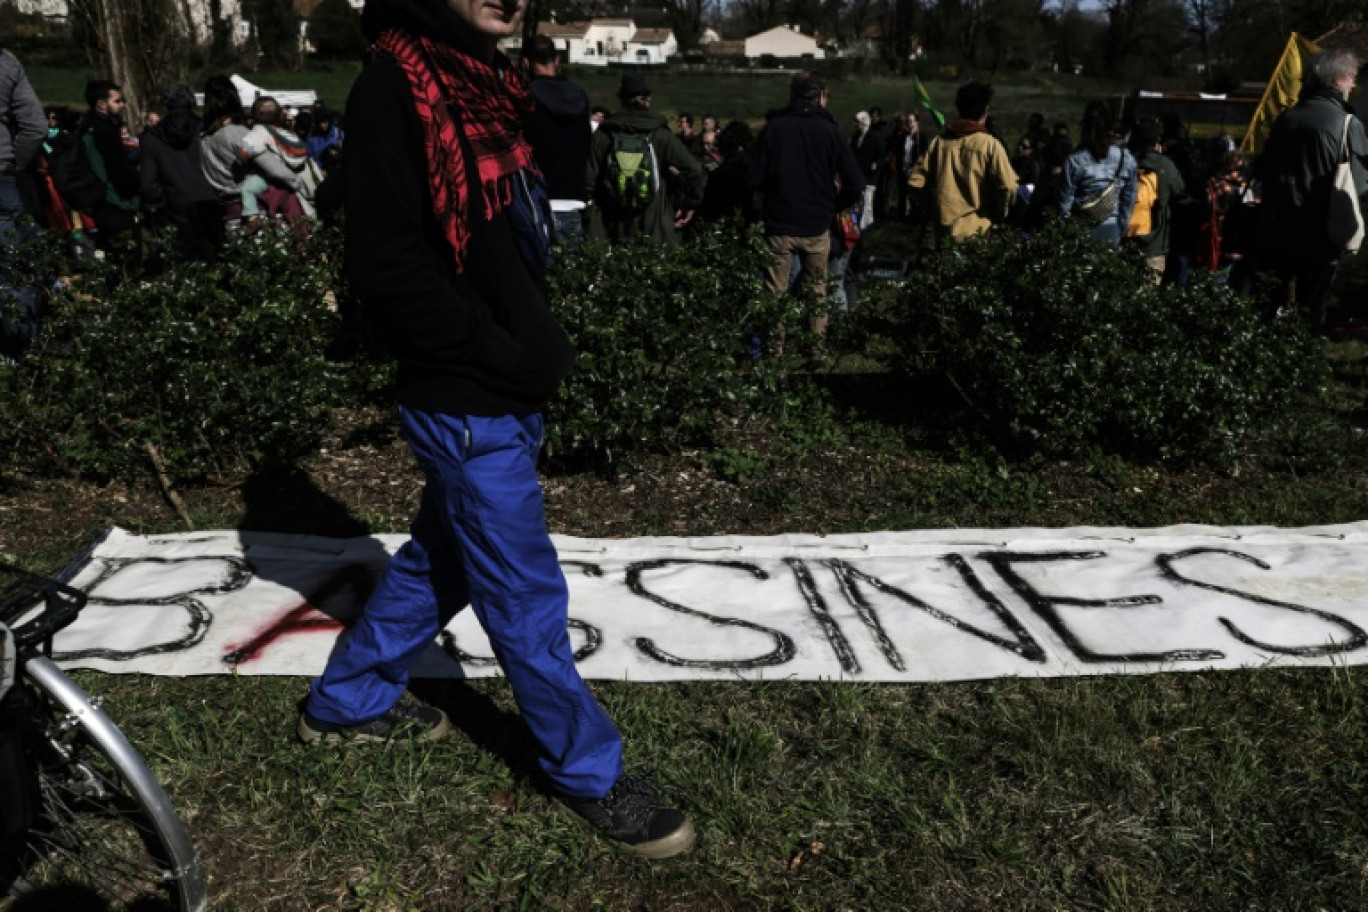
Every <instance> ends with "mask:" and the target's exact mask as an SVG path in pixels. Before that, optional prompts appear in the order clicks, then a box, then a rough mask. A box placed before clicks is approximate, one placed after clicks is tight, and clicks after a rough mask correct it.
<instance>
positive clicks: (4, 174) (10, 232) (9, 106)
mask: <svg viewBox="0 0 1368 912" xmlns="http://www.w3.org/2000/svg"><path fill="white" fill-rule="evenodd" d="M46 136H47V118H46V117H45V116H44V115H43V106H42V105H41V104H39V103H38V96H37V95H36V94H35V93H34V91H33V87H32V86H31V85H29V81H28V76H27V75H26V74H25V73H24V67H23V65H22V64H20V63H19V60H18V58H17V57H15V56H14V55H13V54H11V53H10V52H9V51H7V50H0V251H3V252H0V273H7V272H8V271H9V265H10V263H11V262H12V254H11V252H10V251H9V250H8V249H7V248H8V247H9V245H11V244H14V245H17V244H20V243H22V242H24V241H25V240H27V239H28V238H29V237H30V236H31V233H32V230H33V229H32V228H31V227H30V226H28V225H27V223H26V220H25V218H24V216H25V215H26V214H27V213H28V211H29V207H28V206H26V205H25V203H24V198H25V195H26V193H28V192H31V189H32V188H31V187H28V188H25V187H23V186H21V184H20V180H21V178H22V179H23V180H25V181H26V180H27V172H28V167H29V165H30V163H32V162H33V160H34V157H35V156H37V154H38V150H39V148H40V147H41V146H42V144H43V139H44V138H45V137H46ZM0 304H3V305H4V306H3V307H0V354H3V355H4V356H5V357H14V355H16V354H18V352H19V351H20V350H21V349H22V348H23V347H24V346H25V345H27V343H28V342H29V340H30V339H31V338H32V337H33V333H34V331H35V329H36V328H37V322H38V306H39V298H38V294H37V289H34V288H31V287H20V288H15V287H12V286H11V285H9V283H8V282H6V283H5V284H3V285H0Z"/></svg>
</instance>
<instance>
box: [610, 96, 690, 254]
mask: <svg viewBox="0 0 1368 912" xmlns="http://www.w3.org/2000/svg"><path fill="white" fill-rule="evenodd" d="M618 99H619V100H620V101H621V102H622V110H621V111H619V112H618V113H616V114H613V115H611V116H609V117H608V119H607V120H605V121H604V122H603V123H602V124H601V125H600V126H599V128H598V129H597V130H595V131H594V138H593V141H592V142H591V143H590V145H589V162H588V164H587V166H586V168H585V190H586V192H587V193H588V194H589V195H590V198H591V199H592V200H593V203H592V205H590V207H589V236H590V237H592V238H594V239H596V240H600V241H610V242H618V241H626V240H630V239H631V238H634V237H638V236H641V235H646V236H648V237H651V238H654V239H655V240H657V241H659V242H661V243H662V244H678V243H679V229H682V228H683V227H684V226H685V225H687V224H689V222H690V221H691V220H692V219H693V214H694V210H695V209H697V208H698V205H699V203H701V202H702V201H703V182H704V177H703V166H702V165H701V164H699V161H698V159H697V158H694V156H693V155H692V154H691V153H690V152H689V150H688V149H686V148H685V147H684V144H683V143H682V142H680V141H679V137H678V136H675V135H674V134H673V133H671V132H670V128H669V127H668V126H666V124H665V118H663V117H661V116H660V115H658V114H652V113H651V90H650V89H649V88H648V87H647V85H646V79H645V77H643V76H642V75H641V74H640V73H635V72H628V73H625V74H623V77H622V82H621V84H620V85H619V87H618ZM618 134H635V135H638V136H647V137H649V138H650V143H651V148H652V149H653V150H654V152H655V168H656V169H657V170H656V173H655V174H654V175H653V182H654V191H653V192H652V194H651V197H650V201H649V202H648V203H647V204H646V205H644V206H641V207H627V206H623V205H621V203H620V202H619V201H617V200H616V199H615V198H614V196H613V194H612V193H611V192H610V189H609V187H608V186H607V180H606V178H607V176H608V173H609V170H610V169H609V168H608V167H607V164H608V155H609V152H610V151H612V148H613V137H614V136H616V135H618ZM662 172H663V173H662Z"/></svg>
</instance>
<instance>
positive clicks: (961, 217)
mask: <svg viewBox="0 0 1368 912" xmlns="http://www.w3.org/2000/svg"><path fill="white" fill-rule="evenodd" d="M992 100H993V87H992V86H990V85H986V84H985V83H981V82H970V83H966V84H965V85H963V86H960V89H959V91H958V92H957V93H955V107H956V108H957V109H958V110H959V115H960V119H959V120H957V121H955V122H954V123H952V124H950V125H949V126H947V127H946V129H945V135H944V136H938V137H936V138H935V139H933V140H931V143H930V145H928V146H927V148H926V154H925V155H923V156H922V158H921V160H920V161H919V162H917V164H916V166H915V167H913V169H912V173H911V174H909V175H908V178H907V185H908V187H909V188H911V190H912V195H913V198H914V199H915V200H917V204H918V206H919V207H920V208H921V211H922V213H923V215H924V216H925V217H926V218H927V219H928V220H929V221H930V224H931V227H932V230H933V231H934V233H935V236H936V240H937V242H939V241H940V240H941V238H944V237H949V238H950V240H952V241H954V242H955V243H956V244H959V243H963V242H964V241H965V240H967V239H968V238H971V237H973V236H974V235H977V234H985V233H987V232H988V231H990V230H991V229H992V227H993V225H996V224H1001V223H1002V222H1004V221H1006V219H1007V213H1008V212H1009V211H1010V209H1011V206H1012V200H1013V199H1015V197H1016V189H1017V176H1016V172H1015V171H1013V170H1012V164H1011V161H1010V160H1009V159H1008V157H1007V150H1006V149H1004V148H1003V147H1002V143H1000V142H998V140H997V138H996V137H994V136H993V135H992V134H991V133H989V132H988V129H987V127H986V126H984V122H985V121H986V120H987V119H988V105H989V103H990V102H991V101H992Z"/></svg>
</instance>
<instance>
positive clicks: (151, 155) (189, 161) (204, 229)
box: [139, 82, 223, 260]
mask: <svg viewBox="0 0 1368 912" xmlns="http://www.w3.org/2000/svg"><path fill="white" fill-rule="evenodd" d="M162 103H163V105H164V106H165V108H166V116H164V117H162V118H161V119H160V120H159V121H158V122H157V124H156V126H153V127H149V128H148V129H147V132H145V133H144V134H143V140H142V167H141V168H140V169H139V177H140V179H141V183H140V187H141V196H142V202H143V207H144V209H145V210H146V211H147V212H148V214H149V216H150V218H151V220H152V222H153V224H162V225H171V226H174V227H175V228H176V230H177V231H178V232H179V234H180V237H181V242H182V245H183V249H184V250H185V252H186V254H187V255H189V256H192V257H195V258H198V259H202V260H208V259H212V258H213V257H214V256H215V255H216V254H217V252H218V248H219V245H220V243H221V242H222V240H223V204H222V203H220V202H219V198H218V192H217V191H216V190H214V188H213V187H212V186H211V185H210V184H209V181H208V179H207V178H206V177H205V176H204V171H203V170H201V168H200V130H201V129H203V124H201V123H200V119H199V118H198V117H196V116H195V93H194V90H193V89H191V88H190V87H189V86H188V85H186V84H185V83H183V82H173V83H171V84H170V85H168V86H167V87H166V90H165V91H164V92H163V93H162Z"/></svg>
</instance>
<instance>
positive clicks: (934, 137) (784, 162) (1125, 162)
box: [524, 38, 1368, 329]
mask: <svg viewBox="0 0 1368 912" xmlns="http://www.w3.org/2000/svg"><path fill="white" fill-rule="evenodd" d="M524 60H525V61H526V62H528V64H529V65H530V74H531V76H532V93H533V96H534V98H535V99H536V102H537V112H536V113H535V114H534V115H533V116H532V121H530V122H531V123H536V124H538V125H539V126H537V127H535V128H529V136H530V138H531V140H532V143H533V146H534V152H535V157H536V160H537V161H538V163H539V164H540V165H541V166H542V167H543V168H549V169H555V170H556V171H558V173H560V174H562V175H564V176H565V179H564V180H562V181H561V182H560V183H559V185H558V187H557V188H555V192H553V194H552V196H553V199H554V205H555V206H556V208H557V213H558V215H557V220H556V224H557V226H558V230H559V235H560V239H561V240H562V241H564V242H577V240H578V239H579V238H580V237H581V236H582V235H583V234H585V233H587V234H588V236H590V237H594V238H598V239H600V240H605V241H610V242H611V241H618V240H623V239H626V238H630V237H634V236H639V235H646V236H650V237H652V238H654V239H656V240H658V241H661V242H663V243H666V244H673V243H678V242H679V240H680V237H681V235H682V234H683V233H686V232H687V230H689V227H690V226H691V225H696V224H697V223H698V222H699V221H709V220H714V219H719V218H723V217H728V216H732V215H734V214H737V213H739V214H741V215H742V216H744V217H745V218H746V219H748V220H751V221H762V222H764V224H765V234H766V237H767V245H768V247H769V249H770V252H771V254H772V255H773V256H774V258H775V262H774V266H773V268H772V269H771V270H770V271H769V275H768V279H767V281H768V284H769V286H770V287H771V288H773V289H775V290H784V289H787V288H791V287H793V286H794V285H795V284H796V283H797V282H799V281H801V280H803V279H806V280H807V281H808V282H809V284H814V283H815V284H816V285H817V286H818V287H819V288H821V289H823V290H824V291H825V292H826V294H827V296H828V297H829V299H830V300H832V301H833V302H834V303H835V304H836V305H837V306H844V305H845V304H846V303H847V301H848V300H849V298H850V297H851V295H850V294H849V293H848V292H850V291H852V290H853V289H851V287H850V286H851V285H853V280H854V277H855V275H856V274H857V270H854V269H851V268H849V266H850V264H851V263H852V261H858V259H859V252H860V247H861V243H860V241H861V237H862V235H863V234H865V233H867V232H868V231H869V229H870V228H871V226H872V225H873V224H874V223H875V221H876V220H897V221H902V222H907V223H911V224H913V225H916V226H919V227H920V229H921V230H922V237H923V238H924V245H925V246H926V247H927V248H934V247H935V246H938V245H940V244H942V243H962V242H963V241H965V240H967V239H968V238H971V237H974V236H976V235H980V234H984V233H990V232H1000V231H1018V232H1023V233H1030V232H1035V231H1039V230H1041V229H1042V228H1044V227H1045V226H1047V225H1049V224H1051V223H1053V222H1056V221H1060V220H1063V219H1074V220H1077V221H1080V222H1082V223H1083V224H1084V225H1086V226H1087V228H1088V230H1089V231H1090V232H1091V234H1092V236H1093V237H1094V238H1095V239H1096V240H1097V241H1098V242H1100V243H1104V244H1110V245H1112V246H1114V247H1118V248H1119V247H1122V246H1125V247H1127V248H1133V249H1134V250H1135V251H1137V252H1138V254H1139V255H1140V257H1141V258H1143V260H1144V262H1145V264H1146V266H1147V267H1148V269H1149V272H1150V276H1151V279H1152V281H1154V282H1155V283H1171V284H1186V283H1187V282H1188V281H1189V280H1190V279H1191V277H1192V276H1193V274H1194V271H1195V270H1207V271H1210V272H1215V273H1218V274H1219V275H1220V276H1221V277H1223V278H1224V279H1226V280H1228V281H1229V282H1231V283H1232V284H1235V285H1237V286H1238V287H1241V288H1242V289H1248V288H1251V287H1252V286H1253V285H1254V283H1255V281H1256V279H1257V278H1258V276H1260V275H1261V274H1269V275H1272V276H1273V278H1274V279H1276V280H1277V281H1278V283H1279V285H1280V288H1279V291H1278V293H1277V295H1276V301H1277V305H1278V306H1277V308H1276V309H1277V310H1281V311H1287V310H1291V309H1298V310H1300V311H1301V312H1302V313H1303V314H1304V315H1305V316H1306V317H1307V318H1308V319H1311V320H1312V321H1319V320H1322V319H1324V307H1325V304H1326V298H1327V295H1328V292H1329V289H1330V285H1331V282H1332V279H1333V275H1334V264H1335V263H1336V262H1337V261H1338V259H1339V258H1340V256H1341V254H1342V253H1343V252H1344V248H1343V247H1340V246H1337V245H1336V244H1335V243H1333V242H1332V241H1331V240H1330V239H1328V238H1327V236H1326V232H1325V230H1324V222H1325V207H1326V202H1325V197H1326V194H1325V185H1326V183H1327V181H1328V179H1329V172H1330V171H1331V170H1332V169H1333V168H1334V167H1335V165H1336V163H1337V162H1339V161H1346V160H1347V161H1349V162H1350V163H1351V167H1352V170H1353V172H1354V174H1355V176H1356V178H1357V180H1358V184H1357V187H1358V191H1359V193H1360V194H1362V193H1363V192H1364V190H1365V187H1368V179H1366V178H1365V173H1368V172H1365V170H1364V162H1365V161H1368V134H1365V132H1364V129H1363V125H1362V124H1361V123H1360V122H1359V121H1358V120H1357V119H1355V118H1353V117H1352V116H1351V110H1350V108H1349V106H1348V103H1347V99H1348V93H1349V91H1350V90H1351V89H1352V88H1353V85H1354V77H1355V74H1356V72H1357V69H1358V66H1359V62H1358V60H1357V59H1356V58H1355V57H1354V55H1353V54H1352V53H1349V52H1345V51H1332V52H1327V53H1325V54H1322V55H1320V56H1319V57H1318V58H1317V60H1316V61H1315V62H1314V64H1313V65H1312V66H1310V67H1308V69H1307V72H1306V77H1305V85H1304V88H1303V93H1302V100H1301V103H1300V104H1298V105H1297V106H1296V107H1295V108H1293V109H1291V110H1289V111H1288V112H1286V114H1285V115H1284V117H1283V118H1282V119H1281V120H1280V121H1279V124H1278V126H1277V127H1276V128H1275V129H1274V131H1273V135H1272V136H1271V137H1270V138H1269V141H1268V151H1267V152H1266V153H1265V154H1263V155H1261V156H1258V157H1257V158H1256V159H1254V160H1252V161H1251V160H1250V159H1249V158H1247V157H1245V156H1242V155H1241V154H1240V153H1238V152H1237V150H1236V143H1235V141H1234V139H1233V138H1232V137H1231V136H1230V135H1229V134H1225V133H1222V134H1218V135H1212V136H1206V137H1202V138H1197V137H1194V136H1193V135H1191V134H1190V133H1189V131H1188V129H1187V128H1186V126H1185V125H1184V124H1183V123H1182V121H1181V120H1180V119H1179V118H1178V117H1177V116H1176V115H1168V116H1165V117H1163V118H1162V119H1161V118H1141V119H1139V120H1136V121H1134V122H1129V123H1125V124H1122V123H1121V122H1119V121H1118V119H1117V114H1118V112H1117V111H1116V109H1115V106H1114V105H1113V104H1112V103H1111V102H1109V101H1093V102H1090V103H1088V104H1087V105H1086V107H1085V108H1084V110H1083V112H1082V118H1081V121H1080V122H1079V124H1078V130H1077V133H1075V132H1074V129H1073V127H1072V125H1071V124H1070V123H1068V122H1056V123H1054V124H1053V126H1052V127H1047V126H1046V118H1045V116H1044V115H1043V114H1041V113H1038V112H1037V113H1033V114H1031V115H1030V117H1029V119H1028V121H1027V124H1026V129H1025V131H1024V133H1023V135H1022V136H1020V138H1019V139H1018V140H1017V142H1016V143H1015V144H1014V145H1013V144H1009V141H1008V139H1007V138H1006V137H1004V136H1003V134H1002V131H1001V129H1000V128H999V126H998V125H997V123H996V122H995V118H994V115H993V113H992V101H993V95H994V92H993V88H992V86H990V85H987V84H984V83H976V82H971V83H968V84H966V85H964V86H962V87H960V89H959V91H958V92H957V93H956V99H955V105H956V112H957V114H958V117H957V118H956V119H954V120H952V121H950V122H948V123H944V124H943V127H941V128H940V129H937V128H935V127H933V126H931V125H932V124H934V123H935V122H936V121H940V120H943V119H942V118H941V117H940V115H939V113H938V112H936V111H934V109H928V108H924V107H923V108H921V109H920V110H913V111H911V112H907V113H898V114H895V115H893V117H892V118H889V119H885V117H884V115H883V112H882V111H881V110H880V109H879V108H877V107H871V108H870V109H869V110H867V111H860V112H859V113H858V114H856V115H855V117H854V120H853V122H852V123H851V124H850V125H849V126H848V127H846V128H842V127H841V125H839V124H838V123H837V122H836V121H835V120H834V118H833V117H832V116H831V115H830V114H829V113H827V110H826V107H827V99H828V88H827V85H826V83H825V82H824V81H823V80H822V79H821V77H819V76H817V75H816V74H813V73H807V72H803V73H799V74H797V75H796V76H795V77H794V78H793V81H792V84H791V87H790V89H791V98H790V104H789V105H788V106H787V107H784V108H781V109H777V110H774V111H770V112H769V113H768V114H767V115H766V117H765V124H764V125H763V126H762V127H761V128H760V129H759V130H758V131H757V130H754V129H753V128H752V127H751V125H750V124H749V123H748V122H746V121H744V120H734V121H731V122H730V123H727V124H725V125H722V124H720V123H719V122H718V120H717V118H716V117H714V116H712V115H708V114H705V115H703V116H702V117H701V118H699V119H698V120H697V123H696V122H695V118H694V116H693V115H692V114H689V113H682V114H680V115H678V117H677V120H676V127H677V131H676V132H673V133H672V132H671V131H670V129H669V127H668V126H667V123H666V121H665V119H664V118H663V117H661V116H660V115H657V114H654V113H652V111H651V98H652V96H651V91H650V89H649V87H648V86H647V84H646V80H645V79H644V78H643V76H642V75H641V74H640V73H636V72H632V73H628V74H626V75H624V77H623V79H622V82H621V85H620V88H619V92H618V95H619V102H620V110H619V111H618V112H617V113H613V114H608V113H606V112H605V110H604V109H603V108H601V107H596V108H590V107H589V103H588V99H587V97H585V95H584V93H583V91H582V90H579V89H578V87H575V86H574V85H573V83H571V82H569V81H568V80H567V79H566V78H565V77H564V76H563V75H561V74H560V73H559V57H558V52H557V50H556V48H555V47H554V45H553V44H552V43H551V42H550V41H549V40H548V39H545V38H538V39H536V40H535V41H533V42H532V43H530V44H529V45H528V47H527V48H526V50H525V52H524ZM567 93H569V94H567ZM571 95H573V98H574V102H573V103H572V104H568V105H566V104H561V105H560V107H559V108H556V107H555V105H554V104H553V103H552V102H551V99H552V98H553V97H556V98H558V99H560V100H561V101H564V99H565V98H568V97H570V96H571ZM553 109H554V110H555V114H554V117H557V118H559V121H558V126H556V127H555V128H548V127H547V126H546V125H547V124H550V123H551V121H552V119H553V114H552V111H553ZM1317 111H1320V113H1319V114H1317V113H1315V112H1317ZM1308 112H1312V113H1309V114H1308ZM927 114H931V115H934V117H935V119H934V120H933V119H932V117H927V116H925V115H927ZM1308 118H1309V119H1310V120H1311V121H1314V122H1316V123H1317V124H1318V126H1317V127H1316V128H1315V129H1314V130H1311V131H1308V129H1307V128H1306V127H1305V125H1304V124H1305V122H1306V121H1307V120H1308ZM586 119H587V121H588V125H587V128H586V126H585V120H586ZM1299 124H1300V125H1299ZM1341 128H1342V129H1341ZM629 158H630V159H631V163H627V160H628V159H629ZM581 176H582V178H581ZM625 185H631V186H632V188H633V189H632V191H631V193H628V194H624V193H623V192H622V191H623V186H625ZM857 191H858V192H857ZM1289 224H1299V225H1301V226H1302V229H1301V230H1297V231H1289V230H1288V228H1287V225H1289ZM818 328H819V329H820V327H818Z"/></svg>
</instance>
